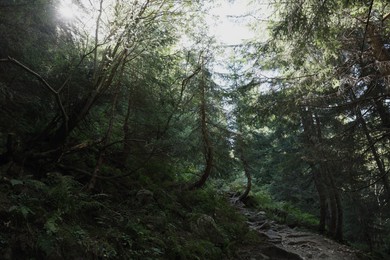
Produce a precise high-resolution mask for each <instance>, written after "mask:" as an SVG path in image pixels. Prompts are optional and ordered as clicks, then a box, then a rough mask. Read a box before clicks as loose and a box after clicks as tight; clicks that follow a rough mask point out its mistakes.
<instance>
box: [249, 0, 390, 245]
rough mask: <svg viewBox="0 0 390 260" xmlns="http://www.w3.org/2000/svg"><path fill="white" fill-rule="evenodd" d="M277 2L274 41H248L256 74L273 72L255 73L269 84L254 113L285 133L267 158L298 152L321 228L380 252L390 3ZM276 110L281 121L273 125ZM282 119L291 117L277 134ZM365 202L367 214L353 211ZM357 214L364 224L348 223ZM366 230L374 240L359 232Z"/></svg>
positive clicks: (385, 176)
mask: <svg viewBox="0 0 390 260" xmlns="http://www.w3.org/2000/svg"><path fill="white" fill-rule="evenodd" d="M274 7H275V10H276V15H275V17H274V19H275V21H274V22H272V23H271V28H270V29H271V36H272V39H271V40H270V41H268V42H266V43H263V44H259V43H256V44H252V45H251V47H249V48H248V50H249V51H248V53H249V54H248V55H247V57H249V59H251V61H252V62H253V63H254V64H255V66H254V70H252V71H251V72H252V74H253V75H261V74H264V73H259V70H262V69H266V70H274V71H275V72H274V74H277V76H275V77H268V78H267V77H254V79H253V82H255V83H257V84H254V86H258V85H259V84H264V85H265V84H267V85H268V86H269V90H268V91H263V93H261V92H258V93H253V94H252V95H254V96H257V98H258V102H257V104H255V105H253V106H252V107H253V109H257V112H254V113H253V114H254V115H255V114H257V115H258V120H259V122H262V124H263V126H262V127H264V126H267V127H268V128H269V132H270V133H272V135H274V136H275V137H274V138H275V139H276V140H279V141H278V142H276V141H274V143H273V146H274V149H278V150H279V151H280V152H279V153H278V154H273V153H272V152H270V151H269V150H268V152H267V153H268V154H269V155H270V156H271V158H272V157H276V156H280V153H283V152H284V153H287V154H288V153H292V155H293V154H294V153H295V156H296V157H295V158H297V159H298V158H299V159H300V163H299V165H300V166H299V168H298V169H300V171H301V174H300V178H301V179H302V180H305V179H307V174H305V172H306V171H307V170H309V171H310V173H311V177H312V185H313V187H315V188H316V191H317V196H318V197H317V203H318V204H316V205H318V207H319V216H320V230H321V231H324V230H326V231H327V232H328V233H329V234H330V235H331V236H332V237H334V238H336V239H340V240H341V239H343V238H344V236H343V233H344V232H345V233H346V234H347V238H348V239H351V240H356V241H365V242H367V243H370V244H371V245H372V248H377V249H379V248H381V247H383V239H385V236H382V238H380V239H378V236H376V235H374V234H377V233H381V232H385V230H388V227H387V226H386V224H385V223H387V222H388V221H389V217H390V215H389V214H390V212H389V210H388V208H389V207H388V203H389V197H388V189H389V174H388V168H389V166H390V164H389V163H390V161H389V153H388V151H389V143H388V138H387V136H388V127H387V124H388V122H387V121H388V120H387V118H389V112H390V107H389V100H390V96H389V95H390V92H389V86H388V83H389V82H388V69H387V67H388V66H387V63H388V62H389V61H390V60H389V58H390V56H389V50H388V44H389V39H390V38H389V30H388V25H389V20H388V17H389V15H388V13H389V12H390V9H389V6H388V4H387V3H386V1H370V2H369V3H368V4H367V5H366V4H363V3H362V2H361V1H346V2H345V1H322V2H318V1H304V2H302V1H287V2H286V1H280V2H277V3H276V4H275V6H274ZM253 50H255V51H253ZM256 50H257V51H256ZM252 88H253V87H252ZM273 117H276V118H277V120H281V122H280V123H278V124H271V122H272V121H271V120H272V118H273ZM284 120H287V121H290V122H295V124H290V127H292V128H290V132H284V134H282V135H279V136H278V134H277V133H278V132H279V131H283V129H284V128H285V127H286V123H287V122H285V121H284ZM282 122H283V123H282ZM283 124H284V126H283ZM260 127H261V126H260ZM263 134H264V136H269V134H266V133H265V132H264V133H263ZM282 140H291V141H292V143H291V144H290V145H296V146H298V147H299V149H300V151H298V150H295V152H293V150H294V149H293V148H292V147H291V146H290V147H283V146H281V143H282ZM274 160H275V161H276V159H274ZM276 163H277V165H278V166H276V165H274V167H275V168H278V167H283V168H284V171H286V170H287V171H291V173H282V172H280V171H277V172H278V174H295V172H296V169H289V168H288V167H286V166H282V165H286V164H287V163H290V162H288V161H285V162H280V161H278V162H276ZM269 167H270V166H269ZM271 167H272V166H271ZM273 178H274V180H276V179H277V177H276V176H274V177H273ZM286 180H288V179H286ZM283 185H286V186H287V185H291V183H285V184H280V185H279V187H281V186H283ZM285 188H286V189H288V188H287V187H285ZM283 189H284V188H283ZM300 192H301V194H302V196H304V194H305V193H306V191H304V190H301V191H300ZM283 198H284V199H291V200H293V198H292V197H291V198H289V196H288V195H286V196H284V197H283ZM368 198H370V199H369V201H370V205H367V204H365V203H366V202H367V199H368ZM352 201H353V203H352ZM356 201H359V202H356ZM364 201H366V202H364ZM375 201H376V202H375ZM368 208H370V210H371V211H372V212H373V214H372V215H370V216H368V215H364V217H363V216H356V215H355V216H354V215H353V214H352V211H359V210H360V211H365V210H366V209H368ZM362 217H363V218H365V221H362ZM357 221H359V223H360V224H359V227H358V226H352V225H351V223H356V222H357ZM363 222H364V223H363ZM363 230H364V232H365V235H366V236H367V237H369V238H368V239H366V238H363V236H361V237H356V236H354V235H353V234H356V233H360V232H363ZM374 237H375V239H374ZM373 240H375V242H374V241H373Z"/></svg>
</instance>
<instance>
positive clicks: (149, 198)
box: [135, 189, 154, 205]
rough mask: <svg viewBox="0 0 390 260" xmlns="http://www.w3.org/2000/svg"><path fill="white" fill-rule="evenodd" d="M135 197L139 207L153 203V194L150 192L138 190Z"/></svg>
mask: <svg viewBox="0 0 390 260" xmlns="http://www.w3.org/2000/svg"><path fill="white" fill-rule="evenodd" d="M135 197H136V199H137V201H138V203H140V204H141V205H148V204H151V203H153V202H154V198H153V192H151V191H150V190H145V189H142V190H139V191H138V192H137V194H136V195H135Z"/></svg>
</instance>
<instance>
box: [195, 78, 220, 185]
mask: <svg viewBox="0 0 390 260" xmlns="http://www.w3.org/2000/svg"><path fill="white" fill-rule="evenodd" d="M199 88H200V107H199V114H200V127H201V132H202V140H203V145H204V156H205V161H206V166H205V169H204V171H203V174H202V176H201V177H200V179H199V180H197V181H196V182H194V183H193V184H191V185H190V186H189V189H190V190H193V189H198V188H201V187H202V186H203V185H204V184H205V183H206V181H207V179H208V178H209V176H210V174H211V170H212V168H213V160H214V151H213V146H212V143H211V140H210V136H209V131H208V129H207V114H206V90H205V88H206V86H205V80H204V78H202V81H201V83H200V84H199Z"/></svg>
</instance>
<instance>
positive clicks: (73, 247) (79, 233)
mask: <svg viewBox="0 0 390 260" xmlns="http://www.w3.org/2000/svg"><path fill="white" fill-rule="evenodd" d="M118 183H120V182H116V183H115V185H114V184H112V183H110V182H106V183H105V184H104V185H105V187H104V189H103V188H102V187H100V188H101V191H99V192H97V191H94V192H88V191H86V190H85V185H84V184H82V183H80V182H78V181H76V180H75V178H73V177H72V176H65V175H62V174H59V173H50V174H47V175H46V176H45V177H44V178H41V179H39V180H37V179H34V178H33V177H32V176H26V175H24V176H23V177H19V178H15V179H14V178H8V177H3V178H2V179H1V183H0V201H1V203H0V216H1V220H2V223H0V224H1V225H0V254H1V255H2V256H3V259H76V258H78V257H79V258H82V259H236V258H237V253H236V252H237V249H238V248H239V247H241V246H243V245H253V244H256V243H258V241H259V240H258V236H257V235H256V234H254V233H253V231H249V230H248V228H247V225H246V223H245V218H244V217H243V216H241V215H240V214H239V213H237V212H236V211H235V210H234V209H233V208H232V207H231V206H230V205H229V203H228V202H227V200H226V199H225V198H224V197H223V196H222V195H218V194H217V193H216V192H215V190H214V189H212V188H210V187H206V188H204V189H200V190H196V191H187V190H183V189H181V188H180V185H169V184H168V183H166V184H158V183H155V184H150V185H149V186H145V183H144V182H137V181H135V180H131V181H129V182H127V183H126V182H125V181H123V182H122V183H120V184H118ZM141 186H142V188H140V187H141ZM132 187H133V188H132ZM141 189H144V190H149V191H151V192H152V193H153V196H152V198H151V200H149V201H142V199H140V198H137V192H138V191H139V190H141ZM198 215H207V216H210V217H212V218H213V219H214V221H215V224H216V226H217V228H218V230H219V232H220V233H221V234H222V237H223V240H222V242H221V241H220V242H219V243H215V242H213V241H211V240H210V239H209V238H207V237H202V236H201V235H199V234H197V233H196V232H193V230H192V229H191V221H193V219H194V218H196V216H198Z"/></svg>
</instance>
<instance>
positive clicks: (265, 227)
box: [259, 221, 271, 230]
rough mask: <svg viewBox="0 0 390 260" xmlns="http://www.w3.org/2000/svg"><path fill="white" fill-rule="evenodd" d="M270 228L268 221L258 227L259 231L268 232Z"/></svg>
mask: <svg viewBox="0 0 390 260" xmlns="http://www.w3.org/2000/svg"><path fill="white" fill-rule="evenodd" d="M270 228H271V224H270V223H269V222H268V221H266V222H264V223H263V224H262V225H261V226H260V227H259V229H261V230H268V229H270Z"/></svg>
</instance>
